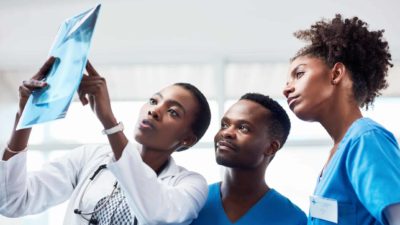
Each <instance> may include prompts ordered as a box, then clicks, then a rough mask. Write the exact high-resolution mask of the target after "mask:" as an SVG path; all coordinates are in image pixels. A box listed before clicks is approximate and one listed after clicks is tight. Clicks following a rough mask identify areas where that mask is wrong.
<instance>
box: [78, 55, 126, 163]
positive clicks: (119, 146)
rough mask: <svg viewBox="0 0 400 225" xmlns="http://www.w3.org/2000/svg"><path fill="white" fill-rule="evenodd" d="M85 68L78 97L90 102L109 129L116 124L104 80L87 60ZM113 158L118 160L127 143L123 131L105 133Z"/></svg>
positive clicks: (105, 126)
mask: <svg viewBox="0 0 400 225" xmlns="http://www.w3.org/2000/svg"><path fill="white" fill-rule="evenodd" d="M86 70H87V72H88V74H89V75H84V76H83V78H82V81H81V84H80V86H79V90H78V94H79V99H80V101H81V102H82V104H83V105H86V104H88V103H90V106H91V108H92V110H93V111H94V113H95V114H96V115H97V117H98V118H99V120H100V122H101V123H102V124H103V126H104V129H109V128H111V127H114V126H116V125H117V124H118V122H117V120H116V119H115V117H114V114H113V112H112V109H111V103H110V97H109V94H108V90H107V84H106V80H105V79H104V78H103V77H101V76H100V75H99V74H98V73H97V71H96V70H95V69H94V68H93V66H92V64H90V62H89V61H88V62H87V64H86ZM107 137H108V140H109V142H110V145H111V148H112V150H113V152H114V156H115V158H116V159H117V160H118V159H119V158H120V157H121V155H122V152H123V150H124V148H125V146H126V145H127V143H128V138H126V136H125V134H124V133H123V132H117V133H114V134H111V135H107Z"/></svg>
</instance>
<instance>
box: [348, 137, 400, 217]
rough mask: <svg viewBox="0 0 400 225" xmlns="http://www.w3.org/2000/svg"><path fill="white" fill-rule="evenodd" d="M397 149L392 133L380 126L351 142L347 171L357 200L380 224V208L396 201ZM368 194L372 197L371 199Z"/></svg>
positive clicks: (399, 172)
mask: <svg viewBox="0 0 400 225" xmlns="http://www.w3.org/2000/svg"><path fill="white" fill-rule="evenodd" d="M399 161H400V150H399V148H398V144H397V142H396V139H395V138H394V136H393V135H392V134H391V133H389V132H388V131H385V130H383V129H373V130H369V131H367V132H365V133H364V134H362V135H361V136H360V137H358V138H357V139H355V140H354V141H352V145H351V147H350V149H349V154H348V157H347V161H346V167H347V173H348V176H349V179H350V182H351V183H352V186H353V188H354V191H355V192H356V194H357V197H358V199H359V200H360V202H361V203H362V204H363V205H364V206H365V208H366V209H367V210H368V211H369V212H370V213H371V215H372V216H373V217H375V218H376V219H377V220H378V221H380V223H382V224H386V223H385V218H384V210H385V209H386V208H387V207H388V206H390V205H393V204H397V203H399V202H400V192H396V191H393V190H396V189H398V187H400V179H399V177H400V164H399ZM371 196H374V197H373V198H371Z"/></svg>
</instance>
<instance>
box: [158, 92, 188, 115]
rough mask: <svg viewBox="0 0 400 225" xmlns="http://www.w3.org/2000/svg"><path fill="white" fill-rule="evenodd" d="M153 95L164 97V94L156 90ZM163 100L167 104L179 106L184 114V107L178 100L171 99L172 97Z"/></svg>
mask: <svg viewBox="0 0 400 225" xmlns="http://www.w3.org/2000/svg"><path fill="white" fill-rule="evenodd" d="M155 95H157V96H158V97H160V98H161V100H163V99H164V96H163V95H162V94H161V93H160V92H157V93H156V94H155ZM165 102H166V103H167V104H168V105H174V106H177V107H178V108H180V109H181V110H182V111H183V113H184V114H186V110H185V107H183V105H182V104H181V103H180V102H178V101H176V100H173V99H168V100H166V101H165Z"/></svg>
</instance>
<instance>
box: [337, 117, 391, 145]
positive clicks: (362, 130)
mask: <svg viewBox="0 0 400 225" xmlns="http://www.w3.org/2000/svg"><path fill="white" fill-rule="evenodd" d="M368 136H378V137H380V138H385V139H388V140H390V141H394V142H396V138H395V137H394V135H393V134H392V133H391V132H390V131H388V130H387V129H386V128H385V127H383V126H382V125H381V124H379V123H377V122H375V121H374V120H372V119H369V118H361V119H358V120H356V121H354V122H353V124H352V125H351V126H350V128H349V130H348V132H347V134H346V135H345V138H344V139H353V140H354V139H355V140H357V139H360V138H364V137H368ZM396 143H397V142H396Z"/></svg>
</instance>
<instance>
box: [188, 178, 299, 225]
mask: <svg viewBox="0 0 400 225" xmlns="http://www.w3.org/2000/svg"><path fill="white" fill-rule="evenodd" d="M232 224H235V225H305V224H307V217H306V215H305V213H304V212H303V211H301V209H299V208H298V207H297V206H296V205H294V204H293V203H292V202H291V201H290V200H289V199H287V198H286V197H284V196H283V195H281V194H280V193H278V192H277V191H275V190H274V189H271V190H269V191H268V192H267V193H266V194H265V195H264V196H263V197H262V198H261V199H260V200H259V201H258V202H257V203H256V204H255V205H254V206H253V207H252V208H250V209H249V210H248V211H247V212H246V214H245V215H243V216H242V217H241V218H240V219H239V220H237V221H235V222H234V223H233V222H231V221H230V220H229V218H228V216H227V215H226V213H225V210H224V208H223V205H222V199H221V191H220V183H215V184H212V185H210V186H209V193H208V198H207V201H206V204H205V206H204V207H203V209H202V210H201V211H200V213H199V216H198V218H197V219H195V220H194V221H193V222H192V225H232Z"/></svg>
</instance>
